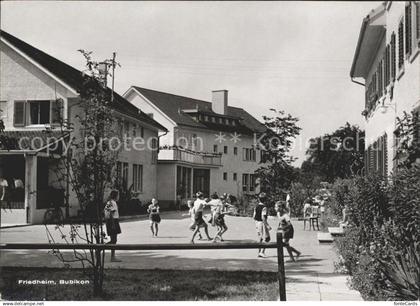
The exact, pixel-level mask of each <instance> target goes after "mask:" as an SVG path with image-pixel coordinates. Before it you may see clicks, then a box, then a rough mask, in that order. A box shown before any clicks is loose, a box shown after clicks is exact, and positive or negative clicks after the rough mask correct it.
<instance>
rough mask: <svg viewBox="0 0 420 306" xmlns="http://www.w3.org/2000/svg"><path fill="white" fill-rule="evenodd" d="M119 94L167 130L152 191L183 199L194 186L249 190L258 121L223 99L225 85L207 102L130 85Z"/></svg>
mask: <svg viewBox="0 0 420 306" xmlns="http://www.w3.org/2000/svg"><path fill="white" fill-rule="evenodd" d="M124 97H125V98H126V99H127V100H128V101H130V102H131V103H133V104H134V105H135V106H136V107H138V108H139V109H141V110H142V111H143V112H145V113H147V114H149V115H150V116H152V117H153V118H154V119H156V120H157V121H158V122H160V123H161V124H162V125H163V126H165V127H166V128H167V130H168V133H167V134H165V135H161V137H160V151H159V156H158V182H159V184H158V196H159V201H160V202H161V203H167V205H174V203H176V204H177V205H180V204H181V203H183V204H185V201H186V200H187V199H191V198H192V197H193V196H194V194H195V193H196V192H197V191H202V192H204V193H205V194H206V195H207V196H208V195H210V194H212V193H213V192H217V193H218V194H223V193H229V194H231V195H233V196H235V197H239V198H241V197H243V196H244V195H250V194H251V195H252V194H255V193H256V192H257V191H258V190H257V189H258V186H257V185H258V184H257V180H256V176H255V171H256V170H257V169H258V168H259V167H260V166H261V165H260V164H259V163H260V158H261V156H260V155H261V154H260V150H257V149H256V147H255V143H256V138H257V135H258V133H261V132H264V130H265V129H264V126H263V125H262V124H261V123H260V122H259V121H258V120H257V119H255V118H254V117H253V116H251V115H250V114H249V113H247V112H246V111H245V110H243V109H241V108H237V107H231V106H229V105H228V92H227V90H217V91H213V92H212V102H208V101H202V100H197V99H193V98H188V97H183V96H178V95H173V94H169V93H164V92H159V91H155V90H150V89H146V88H141V87H137V86H132V87H131V88H130V89H129V90H127V92H126V93H125V94H124Z"/></svg>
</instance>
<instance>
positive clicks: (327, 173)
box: [301, 122, 365, 182]
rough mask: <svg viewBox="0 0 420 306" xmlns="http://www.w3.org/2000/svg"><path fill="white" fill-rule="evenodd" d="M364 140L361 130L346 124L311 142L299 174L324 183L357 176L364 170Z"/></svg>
mask: <svg viewBox="0 0 420 306" xmlns="http://www.w3.org/2000/svg"><path fill="white" fill-rule="evenodd" d="M364 138H365V133H364V131H363V130H361V129H360V128H359V127H358V126H357V125H351V124H350V123H348V122H347V123H346V124H345V125H344V126H343V127H340V128H339V129H337V130H336V131H334V132H333V133H331V134H325V135H323V136H319V137H316V138H314V139H311V143H310V147H309V149H308V150H307V152H306V154H307V155H308V158H307V159H306V161H305V162H304V163H303V164H302V167H301V168H302V172H303V174H310V175H312V176H318V177H320V178H321V179H322V180H326V181H328V182H333V181H334V180H335V179H336V178H348V177H350V176H352V175H354V174H360V172H361V171H362V170H363V167H364V163H363V156H364V148H365V140H364Z"/></svg>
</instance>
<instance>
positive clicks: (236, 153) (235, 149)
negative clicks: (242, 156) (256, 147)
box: [233, 147, 238, 155]
mask: <svg viewBox="0 0 420 306" xmlns="http://www.w3.org/2000/svg"><path fill="white" fill-rule="evenodd" d="M233 155H238V147H234V148H233Z"/></svg>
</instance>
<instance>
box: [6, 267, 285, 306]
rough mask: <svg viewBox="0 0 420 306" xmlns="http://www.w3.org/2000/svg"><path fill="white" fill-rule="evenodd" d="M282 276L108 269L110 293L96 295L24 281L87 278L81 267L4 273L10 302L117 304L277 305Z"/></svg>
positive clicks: (85, 288) (78, 287)
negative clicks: (199, 302) (223, 302)
mask: <svg viewBox="0 0 420 306" xmlns="http://www.w3.org/2000/svg"><path fill="white" fill-rule="evenodd" d="M276 277H277V273H275V272H254V271H216V270H211V271H208V270H202V271H197V270H191V271H185V270H116V269H113V270H105V282H104V295H103V296H101V297H97V298H93V297H92V287H93V285H92V284H90V285H59V284H57V285H21V284H18V281H19V280H55V281H56V282H58V281H59V280H74V279H77V280H87V279H89V278H88V277H87V276H86V275H84V274H83V270H81V269H49V268H15V267H13V268H12V267H4V268H2V269H1V277H0V292H1V296H2V298H3V299H5V300H37V301H40V300H58V301H60V300H61V301H64V300H81V301H90V300H117V301H130V300H131V301H153V300H155V301H156V300H159V301H191V300H193V301H194V300H212V301H217V300H230V301H249V300H258V301H263V300H264V301H275V300H277V298H278V283H277V278H276Z"/></svg>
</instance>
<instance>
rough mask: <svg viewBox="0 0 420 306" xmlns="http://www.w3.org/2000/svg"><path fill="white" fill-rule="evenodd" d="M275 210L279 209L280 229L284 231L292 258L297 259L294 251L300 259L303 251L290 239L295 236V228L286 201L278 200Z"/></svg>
mask: <svg viewBox="0 0 420 306" xmlns="http://www.w3.org/2000/svg"><path fill="white" fill-rule="evenodd" d="M275 210H276V211H277V217H278V218H279V229H280V230H281V231H283V244H284V246H285V247H286V249H287V252H288V253H289V256H290V260H291V261H296V260H295V258H294V256H293V253H296V259H298V258H299V256H300V255H301V254H302V253H301V252H299V251H298V250H296V249H295V248H294V247H292V246H290V244H289V240H290V239H292V238H293V235H294V229H293V225H292V223H291V222H290V216H289V212H288V210H287V208H286V203H285V202H282V201H278V202H276V204H275Z"/></svg>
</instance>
